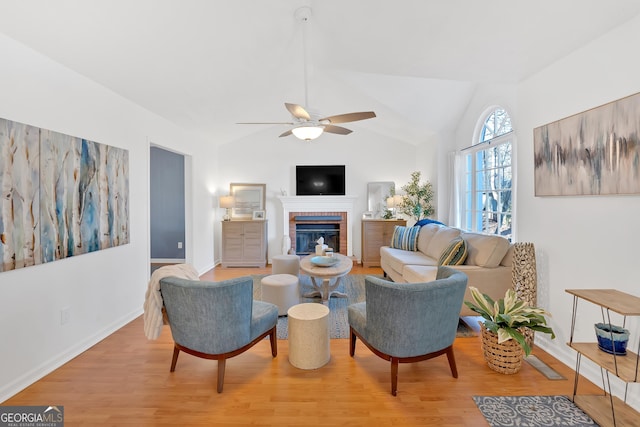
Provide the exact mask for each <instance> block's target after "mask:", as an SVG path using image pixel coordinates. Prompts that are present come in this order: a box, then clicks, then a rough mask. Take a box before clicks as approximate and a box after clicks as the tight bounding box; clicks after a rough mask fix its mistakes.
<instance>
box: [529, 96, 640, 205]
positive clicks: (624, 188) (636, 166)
mask: <svg viewBox="0 0 640 427" xmlns="http://www.w3.org/2000/svg"><path fill="white" fill-rule="evenodd" d="M639 137H640V94H635V95H631V96H628V97H626V98H622V99H619V100H617V101H613V102H610V103H608V104H605V105H602V106H599V107H596V108H593V109H591V110H587V111H584V112H582V113H579V114H575V115H573V116H570V117H567V118H564V119H561V120H558V121H556V122H553V123H549V124H546V125H544V126H540V127H537V128H535V129H534V130H533V151H534V178H535V195H536V196H577V195H608V194H638V193H640V140H639Z"/></svg>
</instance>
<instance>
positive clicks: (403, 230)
mask: <svg viewBox="0 0 640 427" xmlns="http://www.w3.org/2000/svg"><path fill="white" fill-rule="evenodd" d="M418 233H420V227H404V226H402V225H396V226H395V228H394V229H393V236H392V237H391V247H392V248H396V249H403V250H405V251H417V250H418Z"/></svg>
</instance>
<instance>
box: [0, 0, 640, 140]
mask: <svg viewBox="0 0 640 427" xmlns="http://www.w3.org/2000/svg"><path fill="white" fill-rule="evenodd" d="M304 5H308V6H310V7H311V9H312V16H311V20H310V21H309V23H308V24H306V34H307V46H308V49H307V57H308V64H309V67H308V68H309V72H308V90H309V92H308V98H309V104H310V105H309V107H310V108H312V109H313V110H315V111H318V112H319V113H320V114H322V115H334V114H341V113H347V112H352V111H369V110H373V111H375V112H376V114H377V115H378V117H377V118H375V119H371V120H366V121H362V122H356V123H352V124H347V125H345V126H346V127H348V128H350V129H352V130H354V131H356V132H357V131H358V129H365V128H366V129H367V130H369V131H371V132H375V133H379V134H382V135H388V136H392V137H394V138H397V139H400V140H405V141H408V142H411V143H419V142H422V141H424V140H425V139H427V138H428V137H429V136H430V135H432V134H434V133H438V132H441V131H446V130H448V129H453V128H454V127H455V124H456V123H457V121H458V120H459V118H460V117H461V115H462V113H463V112H464V109H465V108H466V106H467V104H468V102H469V100H470V98H471V96H472V95H473V92H474V90H475V88H476V87H477V85H478V84H480V83H494V82H495V83H517V82H519V81H521V80H523V79H525V78H527V77H528V76H530V75H532V74H533V73H535V72H537V71H539V70H541V69H543V68H544V67H546V66H548V65H550V64H551V63H553V62H554V61H556V60H558V59H560V58H562V57H563V56H565V55H567V54H568V53H570V52H572V51H574V50H576V49H577V48H579V47H581V46H583V45H585V44H586V43H588V42H589V41H591V40H593V39H595V38H597V37H599V36H600V35H602V34H604V33H606V32H608V31H609V30H612V29H613V28H615V27H616V26H618V25H620V24H622V23H624V22H626V21H628V20H630V19H631V18H633V17H634V16H636V15H638V14H639V13H640V1H638V0H616V1H615V2H605V1H602V0H562V1H558V0H536V1H526V2H525V1H513V0H486V1H477V0H446V1H443V0H394V1H390V0H307V1H304V0H268V1H265V0H253V1H252V0H102V1H100V0H29V1H15V0H0V10H1V11H2V13H1V14H0V32H2V33H4V34H6V35H7V36H9V37H11V38H13V39H15V40H17V41H19V42H21V43H23V44H25V45H27V46H30V47H31V48H33V49H35V50H36V51H39V52H41V53H43V54H45V55H47V56H49V57H50V58H52V59H54V60H55V61H57V62H59V63H61V64H63V65H65V66H67V67H69V68H71V69H73V70H75V71H77V72H78V73H80V74H83V75H85V76H87V77H88V78H90V79H92V80H94V81H96V82H98V83H100V84H102V85H103V86H105V87H107V88H109V89H111V90H113V91H114V92H116V93H118V94H120V95H122V96H124V97H125V98H128V99H130V100H131V101H133V102H135V103H137V104H139V105H141V106H143V107H144V108H146V109H148V110H150V111H153V112H155V113H157V114H158V115H160V116H163V117H165V118H167V119H169V120H171V121H172V122H175V123H176V124H178V125H179V126H182V127H184V128H186V129H190V130H192V131H195V132H197V133H199V134H202V135H204V136H205V138H207V139H208V140H211V141H216V142H221V143H226V142H229V141H233V140H235V139H237V138H241V137H244V136H248V135H250V134H252V133H254V132H258V131H264V130H265V129H267V130H270V131H271V130H272V131H273V135H274V136H277V135H279V134H280V133H281V132H283V131H284V130H286V129H287V127H286V126H284V125H277V126H269V125H237V124H235V123H236V122H253V121H259V122H262V121H276V122H282V121H289V120H290V116H289V114H288V112H287V111H286V110H285V108H284V102H293V103H298V104H304V103H305V93H304V72H303V69H304V67H303V64H304V62H303V57H304V55H303V52H304V50H303V49H302V47H303V33H302V31H303V25H304V24H302V23H301V22H299V21H298V20H296V19H295V18H294V12H295V10H296V9H298V8H299V7H301V6H304ZM613 6H615V7H613ZM290 138H292V137H290ZM341 138H348V136H343V137H341Z"/></svg>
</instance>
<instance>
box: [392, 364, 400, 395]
mask: <svg viewBox="0 0 640 427" xmlns="http://www.w3.org/2000/svg"><path fill="white" fill-rule="evenodd" d="M397 391H398V358H397V357H392V358H391V394H392V395H393V396H395V395H396V393H397Z"/></svg>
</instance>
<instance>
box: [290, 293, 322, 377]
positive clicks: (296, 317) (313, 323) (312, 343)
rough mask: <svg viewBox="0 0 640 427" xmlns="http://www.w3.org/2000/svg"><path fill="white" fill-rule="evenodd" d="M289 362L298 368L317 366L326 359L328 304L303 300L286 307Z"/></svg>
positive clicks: (315, 367) (314, 367) (320, 365)
mask: <svg viewBox="0 0 640 427" xmlns="http://www.w3.org/2000/svg"><path fill="white" fill-rule="evenodd" d="M288 314H289V325H288V327H289V362H290V363H291V364H292V365H293V366H295V367H296V368H300V369H317V368H320V367H322V366H324V365H326V364H327V362H329V359H330V358H331V353H330V351H329V307H327V306H326V305H324V304H317V303H313V302H312V303H304V304H298V305H294V306H293V307H291V308H290V309H289V312H288Z"/></svg>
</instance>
